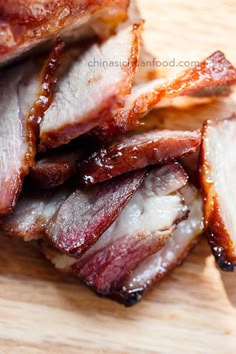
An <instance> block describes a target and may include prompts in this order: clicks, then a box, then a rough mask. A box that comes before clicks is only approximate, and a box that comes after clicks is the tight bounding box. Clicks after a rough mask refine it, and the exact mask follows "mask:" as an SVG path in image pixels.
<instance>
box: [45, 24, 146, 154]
mask: <svg viewBox="0 0 236 354" xmlns="http://www.w3.org/2000/svg"><path fill="white" fill-rule="evenodd" d="M141 28H142V26H141V24H135V25H133V26H129V27H128V28H125V29H124V30H122V31H121V32H119V33H118V34H117V35H116V36H113V37H111V38H110V39H109V40H108V41H106V42H105V43H104V44H102V45H101V46H98V45H97V44H95V45H93V46H92V47H91V48H90V49H89V50H87V51H85V53H84V54H83V55H82V56H79V57H78V58H77V59H76V60H74V61H73V63H72V64H71V66H70V68H69V69H68V70H67V72H66V75H64V76H63V77H61V78H60V79H59V81H58V85H57V87H56V93H55V98H54V101H53V103H52V105H51V106H50V108H49V109H48V110H47V112H46V114H45V116H44V120H43V122H42V124H41V129H40V139H41V142H40V147H39V149H40V150H41V151H42V150H44V149H45V148H55V147H57V146H59V145H62V144H65V143H68V142H69V141H70V140H72V139H74V138H76V137H78V136H79V135H81V134H83V133H86V132H87V131H89V130H90V129H91V128H93V127H94V126H96V125H98V124H99V121H102V120H104V119H105V120H107V119H108V117H109V116H111V115H112V112H113V110H114V109H115V108H117V107H118V106H119V107H120V106H122V103H123V102H124V99H125V96H126V95H127V94H129V93H130V91H131V87H132V83H133V80H134V73H135V70H136V66H137V62H138V56H139V49H140V32H141ZM115 63H117V64H115ZM78 83H79V84H78Z"/></svg>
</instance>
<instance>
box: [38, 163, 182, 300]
mask: <svg viewBox="0 0 236 354" xmlns="http://www.w3.org/2000/svg"><path fill="white" fill-rule="evenodd" d="M186 182H187V176H186V174H185V172H184V171H183V169H182V168H181V166H180V165H179V164H177V163H175V164H170V165H166V166H164V167H161V168H155V169H154V170H152V172H150V173H149V175H148V176H147V177H145V180H144V182H143V184H142V186H141V187H140V188H139V189H138V191H137V192H136V193H135V194H134V196H133V198H132V199H131V200H130V202H129V203H128V204H127V206H126V207H125V208H124V210H123V211H122V213H121V214H120V215H119V217H118V218H117V219H116V221H115V222H114V223H113V224H112V225H111V226H110V228H109V229H107V231H105V233H104V234H103V235H102V236H101V237H100V239H99V240H98V241H97V242H96V243H95V245H94V246H92V247H91V248H90V249H89V250H88V251H87V252H86V253H85V254H84V255H83V256H82V257H81V258H80V259H79V260H76V259H75V258H72V257H68V256H66V255H60V254H59V253H58V252H55V251H54V250H53V249H52V248H50V247H49V248H48V246H47V245H45V244H44V246H43V249H44V252H45V254H46V256H47V257H48V258H49V259H50V260H51V261H52V262H53V263H54V264H55V266H56V267H58V268H60V269H62V270H66V271H72V272H74V273H75V274H76V275H78V276H79V277H80V278H81V279H82V280H83V281H84V282H85V283H86V284H87V285H89V286H90V287H92V288H93V289H94V290H95V291H96V292H97V293H99V294H102V295H106V296H111V295H112V292H113V289H114V288H116V287H117V286H118V285H119V284H120V281H121V280H122V279H123V278H124V277H125V276H127V275H128V274H129V273H130V272H131V271H132V270H133V269H135V268H136V267H137V265H138V264H140V263H141V262H142V261H144V259H146V258H148V257H149V256H150V255H152V254H154V253H155V252H157V251H158V250H159V249H160V248H161V247H162V246H163V245H164V243H165V241H166V240H167V239H168V238H169V237H170V236H171V235H172V233H173V231H174V230H175V228H176V225H177V224H178V222H180V221H181V220H182V219H185V218H186V216H187V214H188V208H187V207H186V205H185V203H184V202H183V199H182V197H181V195H180V194H179V193H178V190H179V189H181V188H182V187H183V186H184V185H185V184H186Z"/></svg>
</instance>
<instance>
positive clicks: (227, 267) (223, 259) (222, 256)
mask: <svg viewBox="0 0 236 354" xmlns="http://www.w3.org/2000/svg"><path fill="white" fill-rule="evenodd" d="M206 234H207V238H208V243H209V245H210V247H211V250H212V253H213V255H214V257H215V260H216V263H217V264H218V266H219V267H220V268H221V269H222V270H223V271H224V272H234V271H235V270H236V264H235V263H234V262H232V261H230V260H229V259H228V257H227V254H226V251H225V249H224V248H223V247H219V246H217V245H216V243H215V235H214V234H213V233H211V232H206Z"/></svg>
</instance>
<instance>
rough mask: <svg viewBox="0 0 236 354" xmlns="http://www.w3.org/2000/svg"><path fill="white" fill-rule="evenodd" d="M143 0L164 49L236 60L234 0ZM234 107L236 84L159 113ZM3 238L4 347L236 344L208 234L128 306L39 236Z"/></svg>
mask: <svg viewBox="0 0 236 354" xmlns="http://www.w3.org/2000/svg"><path fill="white" fill-rule="evenodd" d="M139 4H140V7H141V9H142V14H143V17H144V18H145V19H146V20H147V21H146V29H145V43H146V45H147V47H148V48H149V50H151V51H152V52H153V54H154V55H155V56H156V57H157V58H160V59H161V60H171V59H172V58H176V59H178V60H185V59H186V60H199V59H201V58H203V57H204V56H207V55H208V54H210V53H211V52H213V51H214V50H216V49H221V50H223V51H224V52H225V53H226V54H227V56H228V57H229V59H230V60H232V62H234V64H236V50H235V41H234V40H235V34H236V25H235V12H236V3H235V0H228V1H227V0H224V1H223V0H208V1H206V0H198V1H196V2H190V1H187V0H183V1H179V0H168V1H167V0H158V1H157V0H139ZM177 70H179V68H165V70H163V72H164V71H165V74H166V73H168V74H169V75H172V74H174V73H175V71H177ZM233 111H236V94H235V95H232V96H231V97H230V98H228V99H226V100H224V101H221V102H218V103H212V104H211V105H210V106H207V107H206V106H204V105H200V106H197V107H195V108H194V109H193V110H191V112H189V110H186V109H180V108H171V109H167V108H162V109H159V110H156V111H154V112H153V113H152V117H154V119H156V124H157V125H161V126H164V127H176V128H178V127H182V128H185V127H189V128H193V127H194V128H195V127H199V126H201V123H202V121H203V120H205V119H207V118H213V117H222V116H227V115H229V114H230V113H232V112H233ZM151 122H153V118H152V120H151ZM152 124H153V123H152ZM0 242H1V248H0V353H4V354H5V353H7V354H9V353H10V354H11V353H13V354H15V353H17V354H18V353H22V354H25V353H26V354H28V353H30V354H31V353H36V354H37V353H40V354H41V353H53V354H54V353H58V354H60V353H63V354H64V353H66V354H70V353H72V354H73V353H109V354H110V353H160V354H165V353H168V354H172V353H175V354H178V353H181V354H185V353H186V354H189V353H194V354H195V353H196V354H198V353H202V354H206V353H207V354H211V353H212V354H213V353H214V354H218V353H219V354H220V353H221V354H222V353H224V354H230V353H232V354H233V353H235V352H236V276H235V274H225V273H221V272H219V271H218V269H217V268H216V266H215V263H214V260H213V257H212V256H211V254H210V251H209V248H208V246H207V243H206V241H205V240H204V239H203V240H202V241H201V242H200V244H199V245H198V246H197V247H196V248H195V249H194V251H193V252H192V253H191V255H190V256H189V257H188V259H187V260H186V262H185V263H184V264H183V265H182V266H181V267H179V268H178V269H176V270H175V271H174V272H173V273H172V274H170V276H169V277H167V278H166V279H165V280H164V281H162V283H161V284H160V285H159V286H157V287H155V288H154V289H153V290H152V291H151V292H150V293H149V294H147V296H146V298H145V300H144V301H142V302H141V303H140V304H138V305H137V306H135V307H133V308H129V309H125V308H123V307H122V306H120V305H118V304H116V303H114V302H112V301H110V300H105V299H100V298H98V297H96V296H95V295H94V294H93V293H92V292H90V290H89V289H87V288H85V287H84V286H83V285H81V284H80V283H79V281H78V280H77V279H76V278H74V277H73V276H68V275H63V274H61V273H60V272H58V271H56V270H55V269H53V267H52V266H51V265H50V264H49V263H48V262H47V261H46V260H45V259H44V257H43V256H42V255H41V253H40V251H39V249H38V248H37V246H36V245H35V244H25V243H23V242H21V241H18V240H9V239H8V238H7V237H6V236H4V235H0Z"/></svg>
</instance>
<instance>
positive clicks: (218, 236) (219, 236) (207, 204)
mask: <svg viewBox="0 0 236 354" xmlns="http://www.w3.org/2000/svg"><path fill="white" fill-rule="evenodd" d="M229 119H236V116H235V115H233V116H232V117H231V118H229ZM220 123H221V121H212V120H208V121H207V122H206V123H205V124H204V127H203V139H202V145H201V150H200V183H201V187H202V193H203V201H204V202H203V211H204V228H205V234H206V236H207V239H208V242H209V245H210V247H211V250H212V253H213V255H214V257H215V259H216V262H217V263H218V265H219V266H220V268H221V269H222V270H224V271H226V272H233V271H234V270H235V269H236V255H235V247H234V243H233V242H232V240H231V236H230V234H229V233H228V230H227V227H226V225H225V223H224V221H223V218H222V215H221V210H220V202H219V198H218V195H217V191H216V190H215V186H214V181H212V176H211V166H210V163H209V161H208V160H207V152H208V151H207V139H208V127H209V126H214V125H215V126H216V125H218V124H220Z"/></svg>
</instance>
